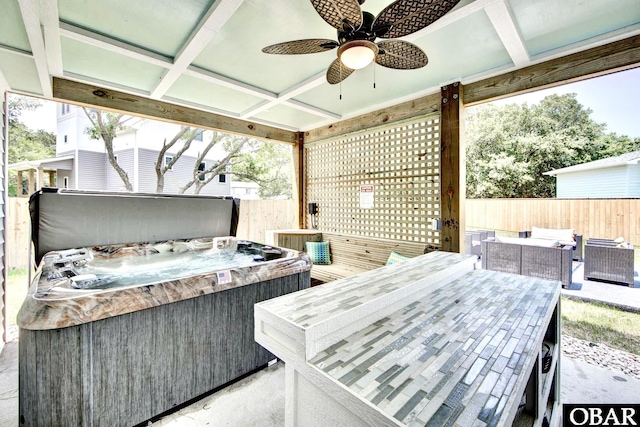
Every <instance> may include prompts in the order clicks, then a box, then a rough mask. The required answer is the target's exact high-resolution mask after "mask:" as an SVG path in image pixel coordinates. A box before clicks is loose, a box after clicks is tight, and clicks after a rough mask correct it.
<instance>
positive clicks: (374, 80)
mask: <svg viewBox="0 0 640 427" xmlns="http://www.w3.org/2000/svg"><path fill="white" fill-rule="evenodd" d="M373 88H374V89H375V88H376V64H373Z"/></svg>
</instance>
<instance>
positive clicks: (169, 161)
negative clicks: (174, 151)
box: [164, 156, 173, 171]
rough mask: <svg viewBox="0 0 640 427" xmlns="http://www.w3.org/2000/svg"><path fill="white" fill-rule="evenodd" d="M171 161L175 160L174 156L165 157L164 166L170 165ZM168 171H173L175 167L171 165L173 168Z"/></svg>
mask: <svg viewBox="0 0 640 427" xmlns="http://www.w3.org/2000/svg"><path fill="white" fill-rule="evenodd" d="M171 160H173V156H164V166H165V167H166V166H167V165H168V164H169V163H171ZM167 170H170V171H172V170H173V165H171V167H170V168H169V169H167Z"/></svg>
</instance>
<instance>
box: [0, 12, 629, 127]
mask: <svg viewBox="0 0 640 427" xmlns="http://www.w3.org/2000/svg"><path fill="white" fill-rule="evenodd" d="M390 3H391V0H367V1H366V2H365V3H364V4H363V6H362V7H363V9H364V10H367V11H369V12H371V13H373V14H374V15H376V14H377V13H378V12H380V11H381V10H382V9H383V8H384V7H386V6H387V5H388V4H390ZM0 10H1V11H2V13H0V87H2V86H5V87H8V88H10V89H11V90H13V91H16V92H19V93H25V94H33V95H37V96H43V97H46V98H50V97H52V77H54V76H55V77H62V78H65V79H68V80H74V81H78V82H83V83H88V84H94V85H100V86H102V87H105V88H109V89H116V90H118V91H122V92H127V93H131V94H135V95H140V96H143V97H149V98H152V99H158V100H163V101H166V102H169V103H174V104H178V105H183V106H189V107H193V108H197V109H201V110H205V111H209V112H213V113H217V114H222V115H226V116H230V117H235V118H241V119H246V120H249V121H253V122H257V123H262V124H267V125H271V126H274V127H278V128H282V129H286V130H293V131H299V130H308V129H312V128H316V127H318V126H322V125H325V124H328V123H333V122H336V121H339V120H343V119H347V118H350V117H354V116H357V115H360V114H364V113H367V112H370V111H374V110H377V109H380V108H383V107H387V106H391V105H395V104H398V103H400V102H404V101H408V100H411V99H415V98H418V97H421V96H424V95H427V94H430V93H434V92H436V91H438V90H439V87H440V86H441V85H443V84H447V83H450V82H454V81H461V82H462V83H471V82H474V81H477V80H480V79H484V78H487V77H490V76H494V75H498V74H502V73H504V72H507V71H511V70H515V69H518V68H522V67H525V66H528V65H531V64H534V63H538V62H542V61H546V60H549V59H552V58H557V57H560V56H564V55H567V54H570V53H575V52H579V51H581V50H585V49H588V48H591V47H595V46H598V45H602V44H605V43H608V42H612V41H616V40H620V39H623V38H627V37H630V36H634V35H637V34H640V1H638V0H607V1H605V0H475V1H471V0H462V1H461V2H460V3H459V4H458V6H456V8H455V9H453V10H452V11H451V12H450V13H449V14H447V15H445V16H444V17H443V18H441V19H440V20H439V21H436V22H435V23H434V24H432V25H430V26H428V27H427V28H425V29H423V30H421V31H419V32H417V33H414V34H411V35H409V36H406V37H404V38H403V40H407V41H410V42H412V43H414V44H417V45H418V46H419V47H421V48H422V49H423V50H424V51H425V52H426V53H427V55H428V57H429V64H428V65H427V66H426V67H424V68H421V69H418V70H391V69H387V68H384V67H380V66H377V65H369V66H368V67H367V68H365V69H362V70H358V71H356V72H354V73H353V74H352V75H351V76H350V77H349V78H347V79H346V80H345V81H344V82H343V83H342V84H341V85H329V84H328V83H327V82H326V80H325V72H326V69H327V67H328V66H329V64H330V63H331V62H332V61H333V60H334V59H335V55H336V51H335V50H333V51H330V52H324V53H317V54H312V55H295V56H278V55H268V54H265V53H262V51H261V49H262V48H263V47H264V46H267V45H270V44H274V43H279V42H284V41H288V40H296V39H305V38H328V39H336V34H335V30H334V29H333V28H332V27H330V26H329V25H328V24H327V23H326V22H325V21H324V20H323V19H322V18H321V17H320V16H319V15H318V14H317V13H316V11H315V10H314V8H313V7H312V5H311V2H310V1H308V0H179V1H176V0H171V1H170V0H136V1H129V0H100V1H91V0H59V1H51V0H0ZM374 73H375V83H376V87H375V89H374V88H373V82H374ZM3 83H4V85H3ZM340 94H342V99H340Z"/></svg>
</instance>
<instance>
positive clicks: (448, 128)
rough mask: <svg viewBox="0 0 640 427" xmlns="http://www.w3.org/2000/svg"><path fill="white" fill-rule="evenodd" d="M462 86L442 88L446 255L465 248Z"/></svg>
mask: <svg viewBox="0 0 640 427" xmlns="http://www.w3.org/2000/svg"><path fill="white" fill-rule="evenodd" d="M462 89H463V88H462V85H461V84H460V83H458V82H456V83H453V84H450V85H447V86H443V87H442V91H441V95H442V103H441V115H440V146H441V151H440V210H441V216H442V230H441V231H440V242H441V244H442V250H443V251H446V252H462V250H463V249H464V237H465V218H464V198H465V168H466V165H465V157H464V144H463V142H462V137H463V131H464V127H463V125H464V119H463V117H464V116H463V104H462Z"/></svg>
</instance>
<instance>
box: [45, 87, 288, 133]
mask: <svg viewBox="0 0 640 427" xmlns="http://www.w3.org/2000/svg"><path fill="white" fill-rule="evenodd" d="M53 99H54V100H55V101H59V102H71V103H74V104H80V105H85V106H89V107H94V108H95V107H97V108H101V109H105V110H110V111H116V112H122V113H125V114H134V115H137V116H142V117H146V118H151V119H158V120H164V121H168V122H172V123H178V124H183V125H185V126H198V127H201V128H204V129H211V130H216V131H221V132H228V133H234V134H238V135H243V136H248V137H251V138H259V139H270V140H275V141H279V142H284V143H287V144H296V143H297V142H298V137H297V135H296V133H295V132H291V131H287V130H283V129H278V128H275V127H272V126H266V125H261V124H258V123H252V122H248V121H245V120H240V119H236V118H233V117H227V116H223V115H219V114H214V113H208V112H206V111H201V110H197V109H193V108H187V107H181V106H178V105H174V104H169V103H167V102H163V101H158V100H153V99H149V98H145V97H142V96H137V95H132V94H128V93H124V92H118V91H115V90H111V89H106V88H102V87H99V86H93V85H87V84H84V83H78V82H73V81H71V80H66V79H60V78H55V77H54V79H53Z"/></svg>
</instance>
